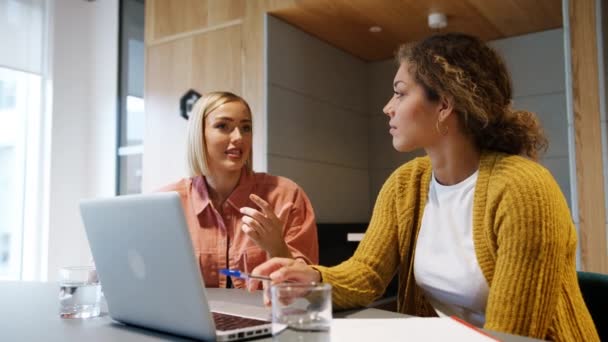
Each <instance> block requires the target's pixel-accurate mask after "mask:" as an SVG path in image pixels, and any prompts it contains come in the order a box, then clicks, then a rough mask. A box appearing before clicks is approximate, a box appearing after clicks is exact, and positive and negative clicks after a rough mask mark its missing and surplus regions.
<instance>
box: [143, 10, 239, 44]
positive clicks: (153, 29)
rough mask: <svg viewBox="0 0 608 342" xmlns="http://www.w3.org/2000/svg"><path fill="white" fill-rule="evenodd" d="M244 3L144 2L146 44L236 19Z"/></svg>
mask: <svg viewBox="0 0 608 342" xmlns="http://www.w3.org/2000/svg"><path fill="white" fill-rule="evenodd" d="M245 1H246V0H149V1H146V9H147V11H148V13H147V14H146V22H148V20H150V19H151V23H150V24H149V25H146V31H148V32H149V34H148V36H147V38H148V42H150V43H151V42H153V41H155V40H158V39H162V38H166V37H169V36H173V35H178V34H181V33H185V32H190V31H196V30H200V29H203V28H205V27H208V26H215V25H219V24H222V23H225V22H228V21H232V20H235V19H240V18H242V17H243V15H244V13H245Z"/></svg>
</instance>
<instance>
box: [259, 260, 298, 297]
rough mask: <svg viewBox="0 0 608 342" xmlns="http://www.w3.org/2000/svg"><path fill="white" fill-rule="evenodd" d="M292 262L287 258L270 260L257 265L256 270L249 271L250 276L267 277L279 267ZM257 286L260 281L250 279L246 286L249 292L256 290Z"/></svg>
mask: <svg viewBox="0 0 608 342" xmlns="http://www.w3.org/2000/svg"><path fill="white" fill-rule="evenodd" d="M293 262H294V260H293V259H288V258H272V259H270V260H267V261H266V262H264V263H262V264H260V265H258V266H257V267H256V268H254V269H253V271H251V274H252V275H257V276H266V277H267V276H268V275H270V274H271V273H273V272H274V271H276V270H278V269H280V268H281V267H284V266H286V265H289V264H291V263H293ZM259 284H260V280H257V279H250V281H249V286H248V289H249V291H254V290H256V289H257V288H258V286H259Z"/></svg>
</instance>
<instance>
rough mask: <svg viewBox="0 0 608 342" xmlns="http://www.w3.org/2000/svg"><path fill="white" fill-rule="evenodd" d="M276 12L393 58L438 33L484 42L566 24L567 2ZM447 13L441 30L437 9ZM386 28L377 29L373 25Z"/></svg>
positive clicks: (346, 45)
mask: <svg viewBox="0 0 608 342" xmlns="http://www.w3.org/2000/svg"><path fill="white" fill-rule="evenodd" d="M295 3H296V5H295V6H293V7H289V8H282V9H279V10H276V11H273V12H271V14H272V15H274V16H276V17H278V18H280V19H282V20H284V21H286V22H288V23H290V24H292V25H294V26H296V27H298V28H300V29H301V30H303V31H305V32H308V33H310V34H312V35H314V36H316V37H318V38H320V39H321V40H324V41H326V42H328V43H330V44H331V45H333V46H336V47H338V48H340V49H342V50H345V51H347V52H348V53H350V54H352V55H354V56H357V57H359V58H361V59H363V60H366V61H377V60H383V59H387V58H391V57H392V56H393V53H394V51H395V50H396V48H397V47H398V46H399V45H400V44H402V43H405V42H410V41H416V40H420V39H422V38H424V37H427V36H429V35H431V34H433V33H434V32H463V33H468V34H473V35H476V36H478V37H480V38H482V39H484V40H494V39H500V38H506V37H512V36H517V35H522V34H527V33H532V32H539V31H544V30H549V29H554V28H559V27H562V11H561V4H562V0H427V1H424V0H296V1H295ZM435 11H440V12H443V13H445V14H446V15H447V19H448V25H447V27H446V28H444V29H442V30H441V31H434V30H431V29H430V28H429V27H428V24H427V18H428V15H429V14H430V13H432V12H435ZM375 25H377V26H380V27H382V31H381V32H379V33H372V32H370V31H369V28H370V27H371V26H375Z"/></svg>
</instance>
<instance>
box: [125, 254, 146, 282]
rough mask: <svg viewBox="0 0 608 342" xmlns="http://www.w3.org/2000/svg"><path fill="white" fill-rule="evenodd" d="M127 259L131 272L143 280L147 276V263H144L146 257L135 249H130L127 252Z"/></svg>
mask: <svg viewBox="0 0 608 342" xmlns="http://www.w3.org/2000/svg"><path fill="white" fill-rule="evenodd" d="M127 259H128V262H129V268H130V269H131V272H132V273H133V274H134V275H135V277H136V278H138V279H142V280H143V279H144V278H145V277H146V264H145V263H144V258H143V257H142V256H141V254H139V253H138V252H137V251H136V250H134V249H130V250H129V251H128V252H127Z"/></svg>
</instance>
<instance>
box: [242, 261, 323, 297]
mask: <svg viewBox="0 0 608 342" xmlns="http://www.w3.org/2000/svg"><path fill="white" fill-rule="evenodd" d="M251 274H252V275H257V276H260V275H261V276H267V277H270V282H271V284H278V283H283V282H286V281H291V282H297V283H310V282H315V283H318V282H320V281H321V274H320V273H319V271H317V270H315V269H314V268H312V267H310V266H309V265H307V264H306V262H304V260H302V259H288V258H272V259H270V260H267V261H266V262H264V263H263V264H261V265H259V266H257V267H256V268H254V269H253V271H251ZM260 282H261V280H256V279H253V278H251V279H249V284H248V285H247V289H248V290H249V291H255V290H257V289H258V287H259V284H260ZM262 284H263V286H264V290H265V291H264V305H267V306H268V305H270V298H269V297H268V291H266V289H267V288H268V286H269V285H271V284H268V282H267V281H264V282H262Z"/></svg>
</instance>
